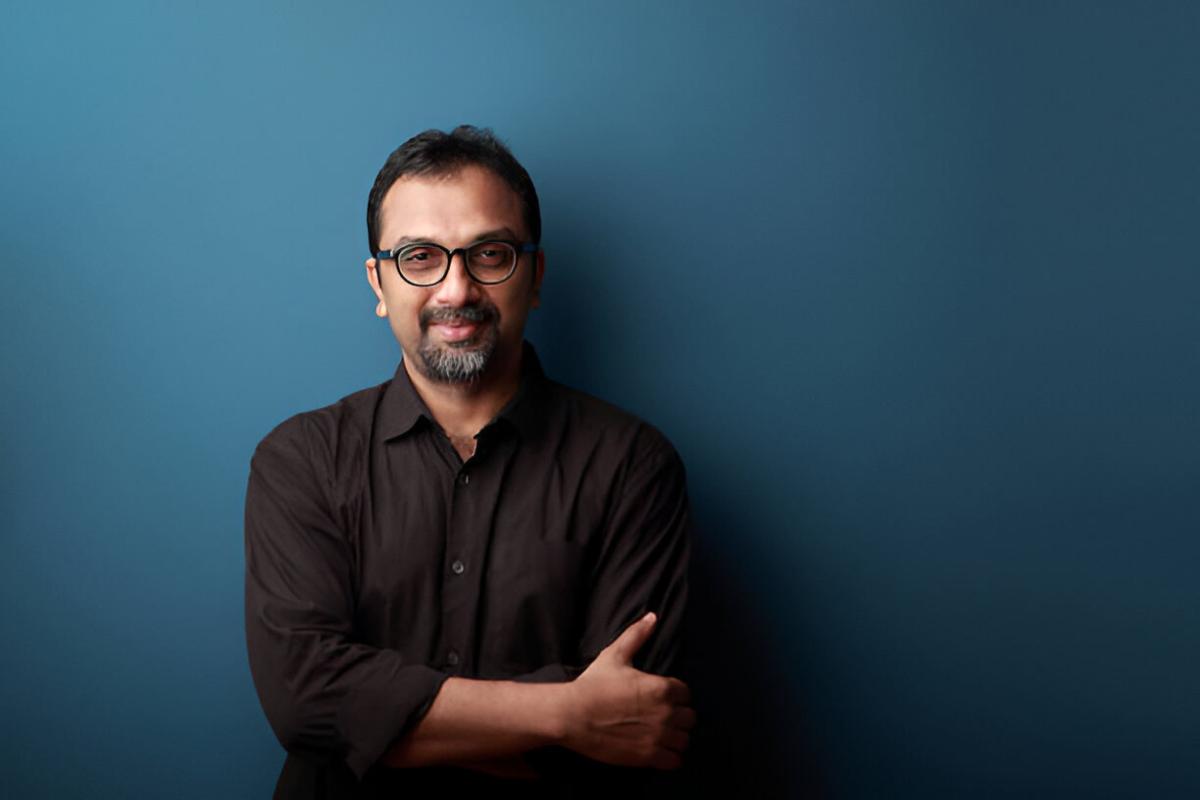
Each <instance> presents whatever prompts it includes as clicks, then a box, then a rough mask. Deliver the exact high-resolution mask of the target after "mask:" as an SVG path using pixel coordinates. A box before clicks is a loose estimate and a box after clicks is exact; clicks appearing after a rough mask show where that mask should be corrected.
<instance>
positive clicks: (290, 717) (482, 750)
mask: <svg viewBox="0 0 1200 800" xmlns="http://www.w3.org/2000/svg"><path fill="white" fill-rule="evenodd" d="M367 226H368V236H369V239H370V246H371V253H372V254H373V255H372V257H371V258H369V259H367V261H366V272H367V280H368V281H369V283H370V285H371V289H372V290H373V291H374V293H375V296H376V299H377V301H378V305H377V306H376V314H378V315H379V316H380V317H385V318H387V320H388V322H389V323H390V325H391V328H392V332H393V333H394V334H395V337H396V340H397V341H398V342H399V344H400V348H401V351H402V354H403V359H402V361H401V363H400V366H399V367H398V368H397V370H396V373H395V375H394V377H393V378H392V379H391V380H390V381H388V382H385V383H383V384H381V385H379V386H376V387H373V388H370V389H365V390H363V391H360V392H357V393H355V394H351V395H349V396H347V397H345V398H343V399H342V400H340V401H338V402H337V403H334V404H333V405H331V406H327V407H325V408H321V409H318V410H315V411H310V412H307V413H303V414H299V415H296V416H294V417H292V418H290V419H288V420H286V421H285V422H283V423H282V424H281V425H279V426H278V427H276V428H275V429H274V430H273V431H271V432H270V433H269V434H268V435H267V436H266V437H265V438H264V439H263V441H262V442H261V443H260V444H259V445H258V448H257V449H256V450H255V453H254V457H253V459H252V461H251V469H250V478H249V484H248V489H247V498H246V628H247V643H248V649H249V655H250V666H251V672H252V674H253V677H254V682H255V686H256V687H257V690H258V693H259V698H260V700H261V702H262V705H263V708H264V710H265V712H266V715H267V718H268V720H269V722H270V723H271V726H272V728H273V729H274V731H275V733H276V735H277V736H278V738H279V740H280V742H281V743H282V744H283V746H284V748H285V749H286V750H287V751H288V757H287V760H286V762H285V764H284V768H283V771H282V773H281V775H280V778H279V781H278V784H277V787H276V797H375V796H384V795H387V796H396V797H398V796H399V795H398V794H397V792H398V791H400V790H409V791H411V790H413V789H418V790H419V789H426V790H434V789H436V790H438V791H441V792H445V791H446V790H447V789H451V790H453V789H470V788H484V789H487V790H488V791H489V792H492V793H493V796H494V795H495V794H497V793H499V794H501V796H503V793H504V792H505V791H506V790H511V791H512V794H513V796H521V797H539V796H544V797H567V796H570V797H583V796H589V794H590V793H594V794H597V795H598V794H600V793H604V794H606V795H608V794H611V792H612V791H613V790H616V789H619V790H622V791H625V792H626V793H627V794H628V793H629V792H628V790H629V789H631V788H637V787H646V786H648V785H650V784H653V783H656V782H658V781H659V780H661V779H662V778H663V777H664V776H667V775H668V774H669V771H670V770H674V769H676V768H678V767H679V766H680V764H681V763H682V762H681V759H682V755H683V753H684V752H685V750H686V748H687V745H688V738H689V731H690V730H691V729H692V728H693V726H694V724H695V713H694V711H693V710H692V709H691V708H690V699H689V693H688V688H687V686H686V685H685V684H684V683H683V682H682V681H680V680H679V679H678V678H676V677H673V676H672V675H673V674H675V673H677V670H678V667H679V661H680V650H681V645H680V638H681V632H682V625H683V614H684V608H685V604H686V597H687V562H688V553H689V544H688V539H687V512H688V509H687V499H686V490H685V482H684V474H683V468H682V465H681V463H680V461H679V458H678V456H677V455H676V453H675V451H674V449H673V448H672V447H671V445H670V444H669V443H668V442H667V441H666V439H665V438H664V437H663V436H662V435H661V434H660V433H658V432H657V431H656V430H655V429H653V428H652V427H650V426H648V425H646V424H645V423H642V422H640V421H639V420H637V419H635V418H633V417H632V416H630V415H628V414H626V413H624V412H622V411H620V410H618V409H616V408H614V407H612V406H609V405H607V404H605V403H603V402H601V401H599V400H597V399H595V398H592V397H589V396H587V395H584V394H582V393H580V392H577V391H574V390H571V389H568V388H566V387H564V386H562V385H560V384H557V383H554V382H553V381H551V380H549V379H548V378H546V377H545V376H544V375H543V373H542V370H541V367H540V365H539V363H538V359H537V356H536V354H535V353H534V351H533V348H532V347H531V346H530V345H529V344H528V343H526V342H524V338H523V332H524V327H525V321H526V318H527V315H528V314H529V312H530V310H531V309H533V308H536V307H537V305H538V303H539V291H540V288H541V284H542V277H543V274H544V271H545V258H544V255H543V253H542V252H541V250H540V248H539V247H538V242H539V239H540V236H541V217H540V211H539V206H538V200H537V194H536V192H535V190H534V187H533V183H532V181H531V180H530V178H529V175H528V174H527V173H526V171H525V169H524V168H523V167H521V165H520V164H519V163H518V162H517V161H516V159H515V158H513V156H512V154H511V153H510V152H509V151H508V150H507V149H506V148H505V147H504V146H503V145H502V144H501V143H500V142H499V141H497V140H496V139H495V138H494V137H493V136H492V135H491V133H490V132H488V131H486V130H478V129H475V128H472V127H469V126H462V127H459V128H457V129H455V130H454V131H452V132H451V133H449V134H446V133H442V132H440V131H426V132H425V133H422V134H420V135H418V136H416V137H414V138H413V139H410V140H409V141H408V142H406V143H405V144H404V145H402V146H401V147H400V148H399V149H397V150H396V151H395V152H394V153H392V155H391V156H390V157H389V159H388V160H387V163H386V164H385V165H384V166H383V168H382V170H381V171H380V173H379V175H378V177H377V178H376V181H375V185H374V187H373V188H372V190H371V195H370V199H369V202H368V208H367ZM664 785H665V784H664Z"/></svg>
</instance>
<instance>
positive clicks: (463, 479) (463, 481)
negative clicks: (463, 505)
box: [458, 472, 471, 486]
mask: <svg viewBox="0 0 1200 800" xmlns="http://www.w3.org/2000/svg"><path fill="white" fill-rule="evenodd" d="M458 482H459V483H461V484H462V485H463V486H466V485H467V484H468V483H470V482H471V476H470V475H468V474H467V473H465V472H464V473H463V474H462V475H459V476H458Z"/></svg>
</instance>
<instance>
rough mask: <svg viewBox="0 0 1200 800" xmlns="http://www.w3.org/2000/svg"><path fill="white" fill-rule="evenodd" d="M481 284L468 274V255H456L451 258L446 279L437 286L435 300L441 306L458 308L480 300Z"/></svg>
mask: <svg viewBox="0 0 1200 800" xmlns="http://www.w3.org/2000/svg"><path fill="white" fill-rule="evenodd" d="M478 296H479V284H477V283H476V282H475V281H474V280H472V279H471V275H470V273H468V272H467V254H466V253H455V254H454V255H452V256H451V257H450V268H449V271H447V272H446V277H445V278H444V279H442V282H441V283H439V284H438V285H437V291H436V292H435V293H434V299H435V300H436V301H437V302H438V304H439V305H444V306H451V307H454V308H457V307H459V306H464V305H467V304H468V303H470V302H471V301H473V300H476V299H478Z"/></svg>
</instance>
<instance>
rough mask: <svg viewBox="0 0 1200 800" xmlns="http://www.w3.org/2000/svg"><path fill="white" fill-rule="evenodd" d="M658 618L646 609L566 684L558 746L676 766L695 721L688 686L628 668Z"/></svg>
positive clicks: (632, 762) (613, 759) (630, 762)
mask: <svg viewBox="0 0 1200 800" xmlns="http://www.w3.org/2000/svg"><path fill="white" fill-rule="evenodd" d="M656 620H657V618H656V617H655V615H654V614H653V613H649V614H647V615H646V616H644V617H642V618H641V619H640V620H638V621H637V622H635V623H633V624H632V625H630V626H629V627H628V628H626V629H625V630H624V631H623V632H622V633H621V635H620V636H618V637H617V639H616V641H614V642H613V643H612V644H610V645H609V646H608V647H606V648H604V649H603V650H602V651H600V655H598V656H596V660H595V661H593V662H592V663H591V664H590V665H589V666H588V668H587V669H586V670H584V672H583V674H581V675H580V676H579V677H578V678H576V679H575V680H574V681H572V682H571V683H569V684H567V686H568V687H569V693H568V701H567V714H566V729H565V736H564V739H563V741H562V744H563V745H564V746H565V747H568V748H570V749H571V750H574V751H575V752H577V753H580V754H581V755H584V756H587V757H588V758H591V759H594V760H596V761H603V762H605V763H607V764H618V765H621V766H632V767H654V768H655V769H678V768H679V767H680V766H681V765H682V764H683V758H682V756H683V751H684V750H686V749H687V746H688V731H690V730H691V729H692V728H694V727H695V725H696V712H695V711H693V710H692V709H691V708H690V707H689V703H690V702H691V693H690V692H689V691H688V687H687V684H685V683H684V682H683V681H681V680H679V679H677V678H668V677H663V676H660V675H652V674H650V673H647V672H641V671H640V670H637V669H635V668H634V667H633V666H632V661H633V656H634V654H635V653H637V651H638V648H640V647H641V646H642V644H644V643H645V641H646V640H647V639H648V638H650V633H651V631H653V630H654V623H655V621H656Z"/></svg>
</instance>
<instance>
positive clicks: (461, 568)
mask: <svg viewBox="0 0 1200 800" xmlns="http://www.w3.org/2000/svg"><path fill="white" fill-rule="evenodd" d="M466 570H467V565H466V564H464V563H463V562H461V561H459V560H458V559H457V558H456V559H454V563H453V564H451V565H450V571H451V572H453V573H454V574H455V575H462V574H463V573H464V572H466Z"/></svg>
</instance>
